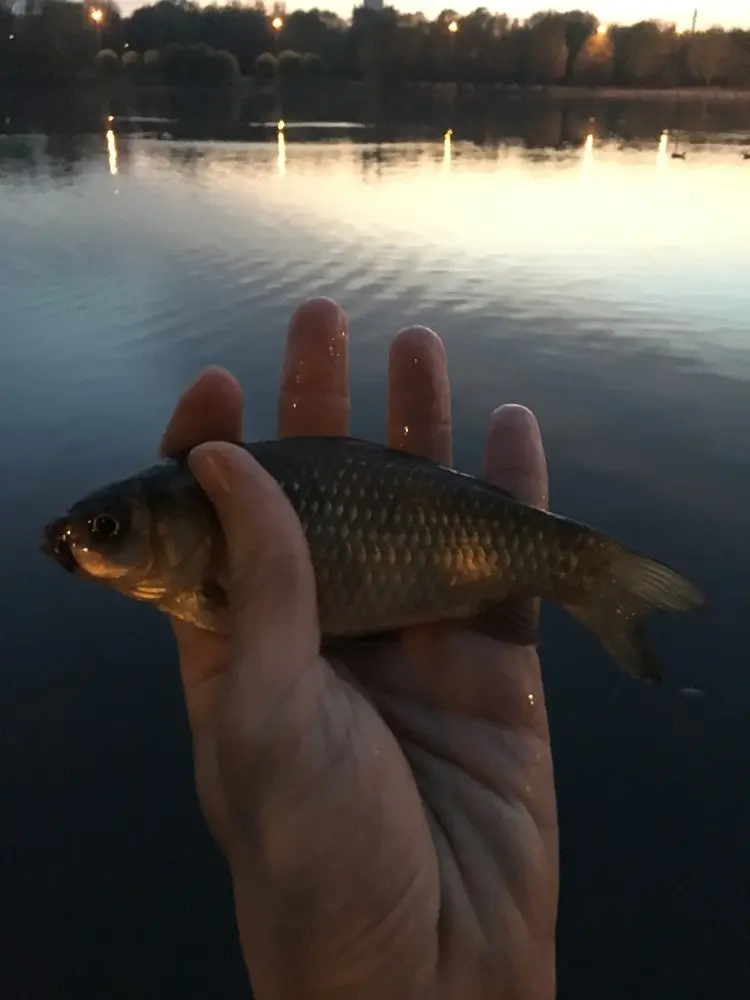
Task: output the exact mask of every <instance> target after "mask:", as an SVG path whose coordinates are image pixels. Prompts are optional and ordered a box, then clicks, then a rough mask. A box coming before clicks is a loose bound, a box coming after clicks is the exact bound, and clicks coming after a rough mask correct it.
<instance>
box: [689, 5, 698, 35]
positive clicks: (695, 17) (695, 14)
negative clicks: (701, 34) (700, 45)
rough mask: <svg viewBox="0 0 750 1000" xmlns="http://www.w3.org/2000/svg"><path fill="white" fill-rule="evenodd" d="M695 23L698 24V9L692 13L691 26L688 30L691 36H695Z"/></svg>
mask: <svg viewBox="0 0 750 1000" xmlns="http://www.w3.org/2000/svg"><path fill="white" fill-rule="evenodd" d="M697 23H698V8H697V7H696V8H695V10H694V11H693V26H692V28H691V29H690V34H691V35H694V34H695V26H696V24H697Z"/></svg>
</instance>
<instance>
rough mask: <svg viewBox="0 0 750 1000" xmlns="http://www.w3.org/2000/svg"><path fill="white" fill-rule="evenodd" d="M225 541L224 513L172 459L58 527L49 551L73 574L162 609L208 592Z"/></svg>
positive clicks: (97, 495) (52, 527)
mask: <svg viewBox="0 0 750 1000" xmlns="http://www.w3.org/2000/svg"><path fill="white" fill-rule="evenodd" d="M217 536H221V533H220V532H219V531H218V522H217V519H216V514H215V512H214V510H213V507H212V506H211V504H210V502H209V501H208V498H207V497H206V495H205V494H204V493H203V491H202V490H201V489H200V487H199V486H198V485H197V483H196V481H195V479H194V478H193V476H192V474H191V473H190V471H189V469H188V468H187V465H186V463H184V462H176V461H173V460H164V461H163V462H159V463H157V464H156V465H154V466H152V467H151V468H150V469H146V470H144V471H142V472H140V473H138V474H136V475H134V476H131V477H129V478H127V479H122V480H119V481H118V482H115V483H111V484H110V485H108V486H104V487H102V488H100V489H97V490H94V491H93V492H91V493H89V494H87V495H86V496H84V497H83V498H82V499H81V500H79V501H78V502H77V503H75V504H73V506H72V507H71V508H70V510H69V511H68V512H67V513H66V514H64V515H63V516H62V517H58V518H55V519H54V520H52V521H50V522H49V523H48V524H47V525H46V526H45V528H44V541H43V544H42V551H43V552H44V553H45V554H46V555H48V556H50V557H51V558H53V559H54V560H55V561H56V562H57V563H58V564H59V565H60V566H62V567H63V569H65V570H67V571H68V572H70V573H75V574H78V575H81V576H84V577H88V578H90V579H93V580H96V581H98V582H100V583H103V584H105V585H107V586H109V587H112V588H114V589H116V590H119V591H121V592H122V593H125V594H129V595H130V596H132V597H135V598H138V599H140V600H147V601H151V602H153V603H155V604H157V605H161V604H165V603H169V602H170V600H171V599H172V598H174V597H176V596H178V595H182V599H184V595H185V594H188V593H191V592H197V591H200V590H201V588H202V587H203V585H204V583H205V580H206V573H207V571H208V567H209V565H210V564H212V560H213V564H214V565H215V564H216V558H215V556H216V548H217V546H216V540H217ZM222 537H223V536H222Z"/></svg>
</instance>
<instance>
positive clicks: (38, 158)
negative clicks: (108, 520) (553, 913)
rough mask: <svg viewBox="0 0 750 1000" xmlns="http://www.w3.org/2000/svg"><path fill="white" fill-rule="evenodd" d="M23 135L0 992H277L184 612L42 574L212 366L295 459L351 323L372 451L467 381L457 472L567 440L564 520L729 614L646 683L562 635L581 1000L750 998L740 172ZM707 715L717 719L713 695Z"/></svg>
mask: <svg viewBox="0 0 750 1000" xmlns="http://www.w3.org/2000/svg"><path fill="white" fill-rule="evenodd" d="M455 133H456V134H455V135H454V137H453V140H452V141H446V142H443V141H442V140H441V139H440V138H439V135H438V137H437V139H436V141H435V142H432V143H431V142H420V143H409V142H403V143H401V142H400V143H397V144H393V145H391V146H389V147H387V148H386V149H385V150H380V151H375V150H374V149H373V148H372V147H369V146H367V145H366V144H363V142H362V139H361V137H360V140H359V141H358V142H357V143H356V144H355V143H354V142H352V141H350V139H348V138H345V139H342V140H341V141H333V142H325V143H302V142H299V141H296V140H295V139H294V137H293V133H292V132H291V131H290V132H288V133H287V140H286V143H283V142H280V141H279V142H277V140H276V138H275V137H272V138H271V141H270V142H266V143H262V142H256V143H246V144H239V143H238V144H233V143H211V142H190V141H184V142H177V141H173V142H172V141H161V142H159V141H155V140H148V139H146V138H137V137H123V136H122V135H119V134H116V133H112V134H110V135H109V136H107V135H105V133H104V131H102V133H101V134H96V135H88V136H80V137H75V136H72V137H71V136H68V137H61V136H45V135H41V134H39V135H37V134H34V135H27V136H0V398H1V399H2V406H1V407H0V432H1V439H2V442H3V467H2V472H3V474H2V478H1V479H0V509H1V510H2V512H3V519H2V523H3V530H2V531H0V573H1V574H2V576H1V579H2V597H3V600H2V604H1V605H0V782H1V784H0V793H1V794H2V814H1V819H0V851H1V852H2V853H1V855H0V995H2V997H3V998H4V1000H5V998H7V1000H69V998H70V1000H73V998H75V1000H101V998H102V997H107V998H110V1000H118V998H126V997H127V998H133V997H138V998H139V1000H152V998H153V1000H157V998H159V1000H163V998H180V1000H199V998H200V1000H205V998H206V997H211V1000H239V998H242V997H246V996H247V992H246V989H247V988H246V985H245V976H244V970H243V967H242V963H241V959H240V955H239V949H238V945H237V941H236V933H235V929H234V923H233V910H232V900H231V895H230V886H229V882H228V879H227V876H226V873H225V871H224V868H223V864H222V861H221V859H220V858H219V856H218V854H217V852H216V850H215V849H214V847H213V845H212V842H211V840H210V838H209V836H208V834H207V832H206V830H205V828H204V825H203V822H202V818H201V815H200V812H199V810H198V806H197V803H196V800H195V795H194V791H193V785H192V773H191V748H190V741H189V733H188V728H187V723H186V719H185V714H184V710H183V705H182V700H181V691H180V686H179V679H178V673H177V667H176V660H175V655H174V650H173V647H172V643H171V638H170V631H169V627H168V624H167V622H166V620H165V619H164V618H162V617H161V616H160V615H158V614H157V613H155V612H152V611H151V610H150V609H148V608H145V607H142V606H139V605H136V604H135V603H131V602H128V601H126V600H124V599H121V598H118V597H117V596H116V595H114V594H110V593H107V592H104V591H103V590H99V589H97V588H95V587H89V586H86V585H85V584H82V583H80V582H76V581H73V580H69V579H66V578H65V577H64V576H63V575H61V574H60V573H59V571H57V570H56V569H55V568H54V567H52V566H50V565H47V564H46V563H45V562H44V560H43V559H42V557H41V556H40V555H38V554H37V545H38V535H39V529H40V526H41V524H42V523H43V521H44V520H45V519H46V518H47V516H48V515H49V514H50V513H54V512H56V511H57V510H58V508H60V507H61V506H62V505H64V504H65V503H66V502H67V501H69V500H71V499H73V498H75V497H76V496H77V495H78V494H79V493H81V492H82V491H83V490H85V489H88V488H89V487H91V486H93V485H98V484H99V483H101V482H102V481H104V480H107V479H109V478H111V477H114V476H116V475H118V474H121V473H124V472H127V471H130V470H131V469H133V468H135V467H138V466H140V465H142V464H145V463H147V462H148V461H150V459H151V457H152V455H153V453H154V450H155V447H156V443H157V441H158V438H159V436H160V433H161V430H162V428H163V425H164V423H165V421H166V419H167V417H168V415H169V413H170V410H171V408H172V406H173V404H174V402H175V399H176V397H177V395H178V394H179V392H180V391H181V389H182V388H183V387H184V386H185V384H186V383H187V382H188V381H189V380H190V379H192V378H193V376H194V375H195V374H196V373H197V371H198V370H199V369H200V368H201V367H202V366H203V365H205V364H207V363H212V362H213V363H219V364H224V365H227V366H228V367H229V368H230V369H231V370H232V371H233V372H235V373H236V375H237V376H238V377H239V378H240V379H241V381H242V382H243V384H244V386H245V389H246V396H247V401H248V411H249V412H248V421H247V426H248V429H249V433H250V434H252V435H253V436H258V437H262V436H264V435H270V434H273V432H274V419H275V407H276V403H275V385H276V382H277V379H278V374H279V365H280V360H281V355H282V349H283V338H284V332H285V326H286V322H287V320H288V318H289V315H290V313H291V311H292V310H293V308H294V307H295V305H296V304H297V303H298V302H299V301H300V300H301V299H302V298H304V297H306V296H308V295H311V294H328V295H332V296H334V297H336V298H338V299H339V300H340V301H341V302H342V303H343V304H344V305H345V306H346V308H347V309H348V311H349V313H350V317H351V368H352V379H353V396H354V432H355V433H357V434H359V435H363V436H368V437H374V438H379V437H381V436H382V430H383V424H384V412H385V382H384V378H385V371H386V358H387V345H388V339H389V337H390V336H391V335H392V334H393V333H394V332H395V331H396V330H398V329H399V328H400V327H401V326H403V325H405V324H406V323H410V322H420V323H425V324H428V325H431V326H433V327H434V328H435V329H437V330H438V331H439V332H440V333H441V334H442V335H443V337H444V339H445V341H446V344H447V349H448V354H449V358H450V363H451V372H452V379H453V391H454V414H455V420H456V451H457V455H456V459H457V464H458V465H459V467H461V468H465V469H467V470H469V471H478V469H479V462H480V456H481V452H482V446H483V440H482V436H483V431H484V426H485V423H486V420H487V417H488V415H489V413H490V411H491V409H492V408H493V407H494V406H495V405H496V404H498V403H500V402H503V401H507V400H516V401H521V402H524V403H526V404H528V405H530V406H531V407H532V408H533V409H534V410H535V412H536V413H537V415H538V417H539V419H540V422H541V425H542V428H543V431H544V435H545V440H546V445H547V449H548V455H549V462H550V469H551V484H552V504H553V506H554V508H555V509H557V510H559V511H561V512H564V513H568V514H570V515H572V516H575V517H579V518H582V519H584V520H590V521H592V522H593V523H595V524H596V525H597V526H600V527H602V528H604V529H606V530H610V531H612V532H614V533H616V534H617V535H618V536H619V537H621V538H622V539H623V540H624V541H627V542H629V543H631V544H632V545H634V546H636V547H638V548H639V549H642V550H645V551H647V552H650V553H652V554H653V555H654V556H656V557H658V558H661V559H663V560H665V561H667V562H670V563H672V564H674V565H675V566H676V567H678V568H680V569H681V570H683V571H684V572H685V573H686V574H687V575H688V576H690V577H691V578H692V579H694V580H695V581H696V582H697V583H698V584H699V585H700V586H701V587H702V588H703V589H704V590H705V591H706V592H707V594H708V595H709V597H710V602H711V607H710V609H709V611H707V613H706V614H705V615H703V616H698V617H695V618H694V619H689V620H688V619H681V620H680V621H670V622H665V623H664V624H663V625H662V626H659V628H658V629H656V630H655V640H656V642H657V643H658V647H659V651H660V656H661V658H662V659H663V662H664V665H665V670H666V673H667V675H668V680H667V683H665V685H664V686H663V688H662V689H659V690H653V689H651V688H647V687H644V686H641V685H638V684H636V683H635V682H633V681H632V680H630V679H629V678H628V677H626V676H624V675H622V674H621V673H619V672H618V671H617V669H616V668H615V667H614V666H612V664H611V663H610V662H609V661H608V660H607V659H606V657H605V656H604V654H603V653H602V652H601V651H600V650H599V647H598V646H597V645H596V644H595V642H594V640H592V639H591V638H590V637H589V636H588V635H587V634H585V633H584V632H583V631H582V630H581V629H580V628H578V627H577V626H575V625H574V624H572V623H571V622H570V621H568V620H567V619H565V618H564V617H563V616H562V615H561V614H557V613H555V611H554V610H551V611H550V612H549V613H548V615H547V620H546V622H545V625H546V628H545V635H544V639H545V642H544V647H543V663H544V668H545V676H546V684H547V691H548V698H549V707H550V715H551V722H552V729H553V738H554V748H555V761H556V769H557V782H558V795H559V804H560V818H561V824H562V899H561V911H560V930H559V943H560V953H559V968H560V997H561V998H564V1000H594V998H596V1000H602V998H608V1000H609V998H611V1000H650V998H654V1000H657V998H658V1000H667V998H669V1000H672V998H674V1000H692V998H701V1000H706V998H711V1000H741V998H742V1000H746V998H747V996H748V995H750V957H749V956H750V851H749V850H748V844H749V843H750V794H749V789H750V779H749V778H748V775H749V773H750V748H749V747H750V738H749V736H748V734H749V733H750V707H749V706H750V670H749V668H750V663H749V662H748V660H749V659H750V654H749V653H748V648H749V646H750V643H749V640H750V628H749V625H748V621H749V618H750V615H749V612H750V603H749V601H750V587H749V585H748V566H750V501H749V500H748V498H749V497H750V463H749V462H748V450H749V448H750V444H749V441H750V326H749V321H748V316H750V281H749V280H748V275H750V164H748V163H745V162H743V161H742V159H741V158H740V156H739V153H738V151H737V148H736V147H733V146H722V145H718V144H716V145H709V146H704V147H701V148H695V149H693V150H691V153H690V156H689V157H688V159H687V160H686V161H684V162H680V161H672V160H670V159H669V158H668V157H667V156H666V155H665V153H664V150H663V149H662V151H661V153H659V151H658V150H657V139H658V135H657V137H656V138H655V139H654V141H653V142H651V143H650V144H648V143H647V144H646V145H645V146H644V148H641V149H621V148H618V147H617V145H616V144H614V143H612V144H611V145H606V144H605V145H601V144H594V145H593V146H592V145H589V146H585V147H584V148H583V149H578V150H575V151H569V152H565V153H563V152H557V153H551V154H549V155H546V156H540V155H539V154H538V153H535V154H534V153H529V152H524V151H523V150H522V149H517V148H510V147H502V148H501V149H499V150H498V149H497V148H493V149H483V148H477V147H473V146H467V145H464V144H463V143H462V142H461V136H460V129H459V128H456V129H455ZM686 686H687V687H691V688H699V689H700V691H701V692H702V694H701V695H700V696H690V697H689V696H686V695H685V694H683V693H681V688H683V687H686Z"/></svg>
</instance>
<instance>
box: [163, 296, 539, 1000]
mask: <svg viewBox="0 0 750 1000" xmlns="http://www.w3.org/2000/svg"><path fill="white" fill-rule="evenodd" d="M389 369H390V370H389V400H388V443H389V444H390V445H392V446H395V447H398V448H404V449H406V450H409V451H413V452H416V453H419V454H422V455H425V456H427V457H430V458H432V459H435V460H437V461H440V462H442V463H445V464H450V461H451V457H452V456H451V422H450V397H449V387H448V376H447V369H446V361H445V354H444V351H443V347H442V344H441V342H440V340H439V338H438V337H437V336H436V335H435V334H433V333H431V332H430V331H428V330H425V329H423V328H419V327H414V328H410V329H408V330H405V331H402V332H401V333H400V334H399V335H398V336H397V337H396V339H395V340H394V341H393V343H392V345H391V351H390V365H389ZM242 405H243V403H242V392H241V390H240V388H239V386H238V384H237V383H236V381H235V380H234V379H233V378H232V376H231V375H229V374H228V373H227V372H225V371H223V370H221V369H209V370H208V371H207V372H205V373H204V374H203V375H202V376H201V377H200V378H199V379H198V381H197V382H195V383H194V384H193V385H192V386H191V387H190V388H189V389H188V390H187V391H186V392H185V394H184V395H183V397H182V398H181V400H180V402H179V404H178V406H177V408H176V410H175V413H174V415H173V417H172V419H171V421H170V424H169V427H168V428H167V431H166V433H165V436H164V440H163V445H162V451H163V453H165V454H173V453H176V452H179V451H181V450H183V449H186V448H190V447H193V446H196V445H200V444H201V443H202V442H216V441H222V440H223V441H227V440H238V439H241V437H242ZM348 430H349V390H348V377H347V329H346V320H345V318H344V316H343V314H342V313H341V312H340V310H339V308H338V307H337V306H336V305H335V304H334V303H332V302H330V301H328V300H325V299H320V300H312V301H310V302H308V303H306V304H304V305H303V306H301V307H300V308H299V309H298V310H297V312H296V313H295V315H294V317H293V318H292V322H291V325H290V330H289V336H288V341H287V352H286V359H285V365H284V376H283V382H282V389H281V398H280V405H279V435H280V436H288V435H302V434H313V435H315V434H331V435H346V434H347V433H348ZM190 463H191V466H192V468H193V471H194V473H195V475H196V476H197V478H198V479H199V480H200V482H201V483H202V485H203V486H204V488H205V489H206V491H207V493H208V494H209V496H210V497H211V499H212V501H213V502H214V505H215V506H216V509H217V512H218V515H219V518H220V520H221V523H222V526H223V528H224V531H225V534H226V536H227V540H228V545H229V551H230V558H231V569H232V581H233V582H232V587H231V593H230V605H231V607H232V612H233V615H232V620H233V624H232V631H231V634H230V635H229V637H222V636H218V635H215V634H212V633H208V632H205V631H201V630H200V629H196V628H194V627H192V626H189V625H186V624H185V623H182V622H179V621H175V622H174V623H173V624H174V628H175V633H176V637H177V642H178V646H179V654H180V666H181V672H182V678H183V684H184V690H185V698H186V703H187V709H188V713H189V717H190V722H191V728H192V733H193V745H194V759H195V773H196V785H197V791H198V796H199V799H200V802H201V806H202V808H203V812H204V814H205V817H206V820H207V822H208V824H209V827H210V829H211V831H212V833H213V835H214V836H215V838H216V840H217V841H218V843H219V844H220V846H221V847H222V849H223V851H224V853H225V855H226V857H227V860H228V862H229V865H230V868H231V872H232V877H233V882H234V893H235V907H236V912H237V919H238V925H239V930H240V937H241V942H242V947H243V952H244V956H245V960H246V964H247V967H248V971H249V974H250V978H251V981H252V984H253V989H254V992H255V995H256V997H257V1000H286V998H294V1000H312V998H315V1000H318V998H320V1000H324V998H325V1000H338V998H346V1000H369V998H373V1000H375V998H377V1000H386V998H387V1000H400V998H404V1000H407V998H408V1000H421V998H430V1000H432V998H436V1000H437V998H444V1000H490V998H491V1000H521V998H522V1000H527V998H528V1000H551V998H552V997H553V996H554V994H555V921H556V910H557V877H558V874H557V817H556V807H555V795H554V784H553V772H552V761H551V754H550V746H549V732H548V727H547V717H546V710H545V705H544V694H543V688H542V680H541V672H540V667H539V661H538V657H537V654H536V650H535V649H533V648H531V647H515V646H511V645H508V644H505V643H502V642H498V641H496V640H492V639H489V638H487V637H485V636H483V635H480V634H478V633H475V632H472V631H471V630H470V629H469V628H468V627H467V626H458V625H456V624H450V625H449V624H445V625H437V626H429V627H427V626H424V627H418V628H412V629H408V630H405V631H404V632H403V634H402V636H401V637H400V639H399V640H398V641H383V642H379V643H375V644H372V643H368V644H360V645H358V644H356V643H353V644H351V647H350V648H346V647H344V648H343V651H342V655H341V660H339V659H338V658H337V659H336V660H335V661H334V660H331V661H327V660H325V659H323V658H322V657H321V655H320V651H319V642H320V636H319V631H318V624H317V617H316V608H315V586H314V578H313V573H312V567H311V565H310V560H309V554H308V550H307V546H306V544H305V540H304V536H303V533H302V529H301V527H300V524H299V521H298V520H297V518H296V516H295V515H294V512H293V510H292V508H291V506H290V505H289V504H288V503H287V502H286V499H285V497H284V495H283V493H282V492H281V489H280V488H279V487H278V486H277V484H276V483H275V482H274V481H273V480H272V479H270V477H269V476H267V475H266V473H265V472H264V471H263V470H262V469H261V468H260V466H258V465H257V464H256V463H255V462H254V461H253V460H252V459H251V458H250V456H249V455H247V454H246V453H245V452H244V451H242V450H241V449H237V448H234V447H233V446H231V445H222V444H215V443H211V444H206V445H204V446H202V447H197V448H195V449H194V451H193V452H192V453H191V456H190ZM485 474H486V476H487V478H489V479H492V480H493V481H495V482H496V483H498V484H499V485H501V486H502V487H504V488H505V489H506V490H508V491H510V492H512V493H514V494H515V495H516V496H517V497H518V498H519V499H521V500H523V501H525V502H526V503H532V504H536V505H539V506H542V505H544V504H546V501H547V479H546V465H545V460H544V454H543V450H542V445H541V440H540V437H539V431H538V428H537V424H536V421H535V420H534V418H533V416H532V415H531V414H530V413H529V412H528V411H527V410H525V409H524V408H522V407H517V406H508V407H502V408H501V409H500V410H498V411H496V412H495V414H494V415H493V418H492V423H491V426H490V431H489V435H488V440H487V448H486V468H485ZM337 656H338V652H337Z"/></svg>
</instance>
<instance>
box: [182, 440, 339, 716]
mask: <svg viewBox="0 0 750 1000" xmlns="http://www.w3.org/2000/svg"><path fill="white" fill-rule="evenodd" d="M189 463H190V468H191V470H192V472H193V474H194V475H195V477H196V479H197V480H198V482H199V483H200V485H201V486H202V487H203V489H204V490H205V492H206V493H207V495H208V497H209V499H210V500H211V502H212V503H213V505H214V507H215V509H216V513H217V515H218V518H219V523H220V525H221V528H222V530H223V532H224V536H225V539H226V545H227V559H228V568H229V583H228V588H227V589H228V595H227V596H228V598H229V610H230V621H231V624H230V648H231V654H232V656H231V660H232V663H233V664H237V665H238V666H239V665H240V664H242V663H243V662H245V661H247V660H248V659H249V660H251V661H252V669H251V670H250V671H248V670H241V671H240V672H241V673H242V674H245V673H248V674H250V676H249V677H248V678H247V679H246V682H247V683H248V684H251V685H252V688H253V690H252V692H251V693H252V701H254V702H256V703H258V702H260V703H261V704H262V703H264V702H265V703H266V704H267V701H266V698H267V697H270V698H271V699H272V700H275V697H274V694H275V693H279V692H281V691H283V690H286V689H288V685H289V683H290V682H292V681H293V678H292V677H289V676H286V677H285V676H284V674H285V670H287V669H295V670H299V669H300V668H301V667H302V666H303V665H304V664H306V663H308V664H309V662H310V659H311V658H314V657H315V656H316V655H317V653H318V651H319V645H320V633H319V628H318V618H317V605H316V595H315V577H314V574H313V569H312V564H311V562H310V554H309V550H308V547H307V542H306V539H305V536H304V532H303V530H302V526H301V524H300V522H299V520H298V518H297V515H296V513H295V511H294V509H293V508H292V505H291V504H290V503H289V501H288V499H287V497H286V495H285V494H284V492H283V490H282V489H281V487H280V486H279V485H278V483H277V482H276V481H275V480H274V479H273V478H272V477H271V476H270V475H269V474H268V473H267V472H266V471H265V469H264V468H263V467H262V466H261V465H260V464H259V463H258V462H256V461H255V459H253V458H252V457H251V456H250V455H249V454H248V453H247V452H246V451H245V450H244V449H243V448H240V447H238V446H237V445H233V444H229V443H227V442H223V441H221V442H218V441H217V442H211V443H207V444H201V445H198V446H197V447H196V448H193V450H192V451H191V453H190V456H189ZM247 665H248V666H249V664H247ZM236 681H237V682H238V683H239V681H240V678H236ZM264 687H267V688H268V690H267V691H265V692H264V691H263V688H264ZM235 694H237V695H240V692H239V691H238V692H235ZM248 694H250V692H248ZM243 700H244V698H243Z"/></svg>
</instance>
